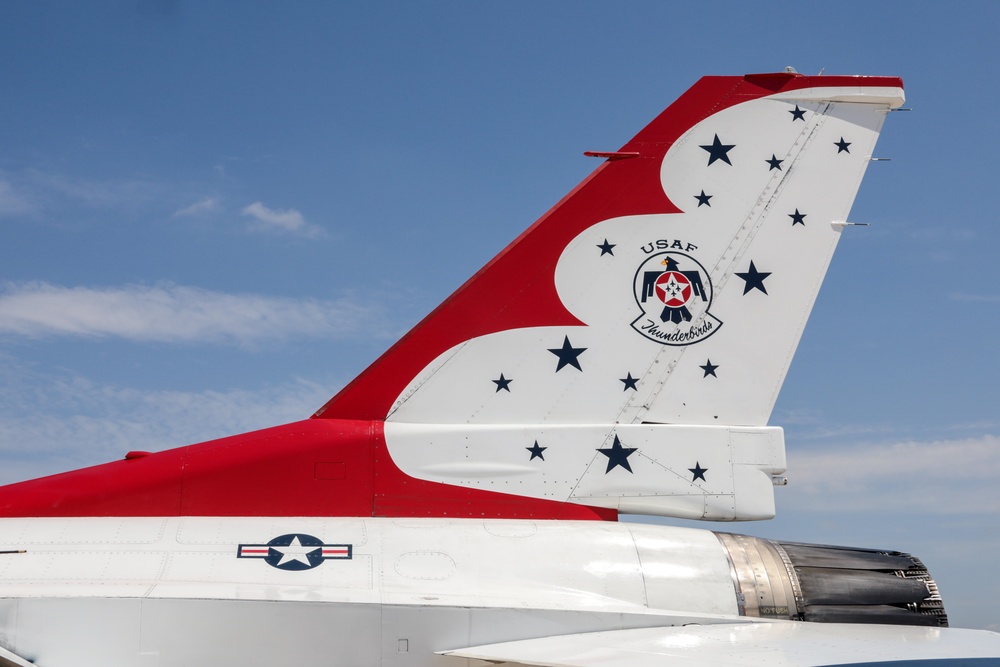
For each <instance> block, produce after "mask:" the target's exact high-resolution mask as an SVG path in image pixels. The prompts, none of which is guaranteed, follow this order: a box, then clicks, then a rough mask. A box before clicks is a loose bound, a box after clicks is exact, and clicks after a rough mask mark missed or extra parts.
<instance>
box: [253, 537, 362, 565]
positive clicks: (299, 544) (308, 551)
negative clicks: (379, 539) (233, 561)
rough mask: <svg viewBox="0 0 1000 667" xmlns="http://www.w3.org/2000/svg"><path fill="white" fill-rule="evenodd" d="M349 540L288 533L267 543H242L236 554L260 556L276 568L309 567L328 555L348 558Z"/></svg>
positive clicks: (319, 562) (349, 551) (317, 563)
mask: <svg viewBox="0 0 1000 667" xmlns="http://www.w3.org/2000/svg"><path fill="white" fill-rule="evenodd" d="M353 551H354V548H353V546H352V545H350V544H323V540H321V539H319V538H318V537H313V536H312V535H306V534H304V533H289V534H288V535H281V536H279V537H276V538H274V539H273V540H271V541H270V542H268V543H267V544H241V545H240V548H239V550H238V551H237V552H236V557H237V558H263V559H264V562H266V563H267V564H268V565H270V566H271V567H276V568H278V569H279V570H311V569H312V568H314V567H317V566H318V565H321V564H322V563H323V561H325V560H327V559H330V558H337V559H348V560H349V559H350V558H351V557H352V555H353Z"/></svg>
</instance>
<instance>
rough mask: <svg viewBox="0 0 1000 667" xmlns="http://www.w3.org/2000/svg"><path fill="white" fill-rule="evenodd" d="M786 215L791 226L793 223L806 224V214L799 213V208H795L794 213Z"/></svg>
mask: <svg viewBox="0 0 1000 667" xmlns="http://www.w3.org/2000/svg"><path fill="white" fill-rule="evenodd" d="M788 217H789V218H791V219H792V227H794V226H795V225H802V226H803V227H805V226H806V214H805V213H799V209H795V213H789V214H788Z"/></svg>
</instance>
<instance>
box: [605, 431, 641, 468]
mask: <svg viewBox="0 0 1000 667" xmlns="http://www.w3.org/2000/svg"><path fill="white" fill-rule="evenodd" d="M597 451H599V452H600V453H601V454H604V455H605V456H607V457H608V469H607V470H605V471H604V474H605V475H607V474H608V473H609V472H611V471H612V470H614V469H615V468H617V467H618V466H621V467H622V468H625V470H628V471H629V472H630V473H631V472H632V466H630V465H629V463H628V457H630V456H632V454H634V453H635V452H636V451H637V450H636V448H635V447H622V443H621V442H619V440H618V436H617V435H616V436H615V441H614V443H613V444H612V445H611V446H610V447H602V448H600V449H598V450H597ZM632 474H633V475H634V474H635V473H632Z"/></svg>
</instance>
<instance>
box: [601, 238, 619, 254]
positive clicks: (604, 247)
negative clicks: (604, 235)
mask: <svg viewBox="0 0 1000 667" xmlns="http://www.w3.org/2000/svg"><path fill="white" fill-rule="evenodd" d="M616 245H618V244H617V243H608V240H607V239H604V243H599V244H597V247H598V248H600V249H601V257H604V256H605V255H611V256H612V257H614V256H615V253H614V251H613V250H612V248H614V247H615V246H616Z"/></svg>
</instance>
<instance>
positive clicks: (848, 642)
mask: <svg viewBox="0 0 1000 667" xmlns="http://www.w3.org/2000/svg"><path fill="white" fill-rule="evenodd" d="M441 654H442V655H448V656H455V657H461V658H471V659H476V660H486V661H488V662H492V663H509V664H518V665H538V666H540V667H542V666H544V667H626V666H627V667H672V666H681V665H683V666H688V665H697V666H698V667H732V666H736V665H739V666H740V667H754V666H756V665H761V666H765V665H766V666H767V667H820V666H833V665H838V666H839V665H883V664H892V665H894V666H895V667H906V666H910V665H917V664H918V661H919V665H921V666H925V667H946V666H948V667H953V666H958V665H961V666H962V667H995V666H997V665H1000V634H997V633H995V632H988V631H985V630H960V629H957V628H922V627H912V626H895V625H855V624H846V623H829V624H814V623H724V624H718V625H688V626H682V627H665V628H664V627H660V628H639V629H634V630H613V631H609V632H591V633H583V634H575V635H560V636H554V637H542V638H539V639H527V640H523V641H516V642H505V643H502V644H489V645H485V646H473V647H470V648H465V649H460V650H454V651H442V652H441Z"/></svg>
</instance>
